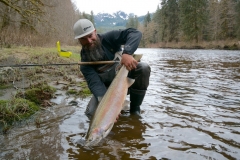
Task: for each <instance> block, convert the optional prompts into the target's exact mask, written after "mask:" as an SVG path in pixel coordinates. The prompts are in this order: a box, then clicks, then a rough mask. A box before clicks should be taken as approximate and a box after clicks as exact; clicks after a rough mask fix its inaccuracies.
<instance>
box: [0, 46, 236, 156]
mask: <svg viewBox="0 0 240 160" xmlns="http://www.w3.org/2000/svg"><path fill="white" fill-rule="evenodd" d="M136 53H141V54H143V58H142V61H145V62H148V63H149V64H150V66H151V69H152V72H151V78H150V85H149V88H148V91H147V94H146V97H145V99H144V102H143V104H142V106H141V108H142V118H141V119H138V118H136V117H133V116H130V115H129V114H128V113H126V114H123V115H122V116H121V117H120V118H119V120H118V122H117V123H116V124H115V125H114V127H113V129H112V131H111V132H110V134H109V135H108V136H107V137H106V138H105V139H104V140H103V141H102V142H101V143H100V144H99V145H98V146H96V147H93V148H84V147H82V146H81V141H84V138H85V135H86V132H87V129H88V126H89V119H88V118H87V117H86V116H85V115H84V111H85V107H86V105H87V102H88V101H89V97H88V98H85V99H79V98H77V99H75V98H72V97H67V96H64V95H61V96H59V97H58V98H57V99H53V100H52V101H53V102H55V103H57V104H58V105H57V106H55V107H52V108H49V109H47V110H46V111H44V112H43V113H42V115H41V119H42V124H41V127H40V128H36V125H35V124H34V123H31V122H29V124H28V125H22V126H21V125H20V126H17V127H15V128H13V129H11V131H10V133H9V134H7V135H0V141H1V144H0V159H51V160H52V159H174V160H176V159H179V160H180V159H181V160H182V159H200V160H202V159H217V160H219V159H220V160H221V159H239V157H240V110H239V108H240V52H239V51H221V50H174V49H138V50H137V52H136ZM72 102H75V103H72ZM76 102H77V105H76ZM77 142H78V143H77Z"/></svg>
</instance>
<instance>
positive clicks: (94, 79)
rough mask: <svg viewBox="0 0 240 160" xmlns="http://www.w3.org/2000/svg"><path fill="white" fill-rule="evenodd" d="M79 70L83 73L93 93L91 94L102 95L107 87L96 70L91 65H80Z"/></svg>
mask: <svg viewBox="0 0 240 160" xmlns="http://www.w3.org/2000/svg"><path fill="white" fill-rule="evenodd" d="M80 70H81V72H82V74H83V75H84V78H85V79H86V81H87V84H88V88H89V89H90V91H91V92H92V93H93V95H94V96H95V97H96V98H98V97H103V95H104V94H105V92H106V91H107V88H106V87H105V85H104V83H103V82H102V81H101V80H100V77H99V76H98V74H97V72H96V71H95V69H94V67H93V66H89V65H88V66H87V65H81V66H80Z"/></svg>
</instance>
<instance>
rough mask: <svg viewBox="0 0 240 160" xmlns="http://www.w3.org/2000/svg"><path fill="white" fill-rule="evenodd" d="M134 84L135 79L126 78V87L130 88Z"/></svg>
mask: <svg viewBox="0 0 240 160" xmlns="http://www.w3.org/2000/svg"><path fill="white" fill-rule="evenodd" d="M134 82H135V79H132V78H128V77H127V83H128V87H130V86H131V85H132V84H133V83H134Z"/></svg>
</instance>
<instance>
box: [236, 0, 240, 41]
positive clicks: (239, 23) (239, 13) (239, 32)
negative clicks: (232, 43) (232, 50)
mask: <svg viewBox="0 0 240 160" xmlns="http://www.w3.org/2000/svg"><path fill="white" fill-rule="evenodd" d="M235 11H236V16H235V18H236V25H235V32H236V36H237V38H238V40H240V0H238V1H237V4H236V8H235Z"/></svg>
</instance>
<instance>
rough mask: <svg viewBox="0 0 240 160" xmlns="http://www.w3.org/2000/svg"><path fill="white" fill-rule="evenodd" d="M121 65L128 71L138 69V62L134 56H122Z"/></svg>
mask: <svg viewBox="0 0 240 160" xmlns="http://www.w3.org/2000/svg"><path fill="white" fill-rule="evenodd" d="M121 64H123V65H124V66H125V67H126V68H127V70H129V71H130V70H132V69H136V68H137V65H138V62H137V61H136V60H135V59H134V58H133V56H132V55H129V54H126V53H125V54H124V53H123V54H122V60H121Z"/></svg>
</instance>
